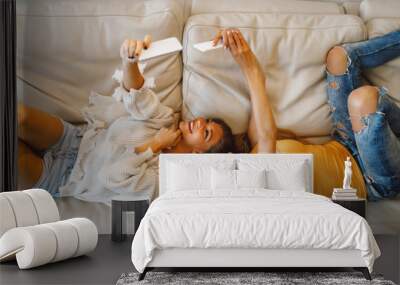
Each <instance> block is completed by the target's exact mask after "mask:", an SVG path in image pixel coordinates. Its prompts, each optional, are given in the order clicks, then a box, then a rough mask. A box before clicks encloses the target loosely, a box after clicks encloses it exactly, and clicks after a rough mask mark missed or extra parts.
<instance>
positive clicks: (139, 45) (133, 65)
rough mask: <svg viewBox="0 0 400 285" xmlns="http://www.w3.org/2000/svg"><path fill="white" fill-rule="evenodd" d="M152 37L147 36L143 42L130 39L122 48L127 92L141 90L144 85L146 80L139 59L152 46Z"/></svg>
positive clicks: (124, 81) (121, 53)
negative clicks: (144, 50)
mask: <svg viewBox="0 0 400 285" xmlns="http://www.w3.org/2000/svg"><path fill="white" fill-rule="evenodd" d="M150 42H151V37H150V36H149V35H147V36H146V37H145V38H144V40H143V41H139V40H132V39H128V40H125V41H124V43H123V44H122V46H121V50H120V55H121V58H122V66H123V70H124V77H123V86H124V88H125V89H126V90H128V91H129V90H131V89H136V90H138V89H140V88H141V87H142V86H143V84H144V78H143V75H142V74H141V72H140V70H139V67H138V62H137V61H135V60H134V59H135V58H138V57H139V55H140V53H141V52H142V50H143V49H147V48H148V47H149V46H150Z"/></svg>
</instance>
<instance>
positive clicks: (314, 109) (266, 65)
mask: <svg viewBox="0 0 400 285" xmlns="http://www.w3.org/2000/svg"><path fill="white" fill-rule="evenodd" d="M220 27H237V28H239V29H240V30H241V31H242V33H243V34H244V37H245V38H246V40H247V41H248V42H249V45H250V47H251V49H252V50H253V51H254V53H255V54H256V56H257V58H258V59H259V61H260V64H261V66H262V68H263V69H264V71H265V74H266V86H267V94H268V96H269V97H270V100H271V103H272V106H273V110H274V113H275V118H276V121H277V125H278V127H279V128H281V129H288V130H290V131H292V132H294V133H295V134H296V135H297V136H299V137H316V136H326V135H329V133H330V129H331V120H330V113H329V107H328V104H327V96H326V91H325V58H326V54H327V52H328V51H329V50H330V49H331V48H332V47H333V46H335V45H338V44H341V43H344V42H355V41H360V40H363V39H365V38H366V31H365V26H364V25H363V22H362V21H361V19H360V18H358V17H356V16H352V15H325V16H320V15H285V14H281V15H278V14H253V13H246V14H244V13H243V14H235V13H226V14H223V15H219V14H203V15H196V16H192V17H190V18H189V20H188V22H187V24H186V27H185V32H184V41H183V45H184V51H183V60H184V64H185V68H184V75H183V77H184V79H183V96H184V99H183V100H184V105H183V117H184V118H186V119H192V118H193V117H196V116H206V117H220V118H222V119H224V120H225V121H226V122H227V123H228V124H229V125H230V126H231V128H232V130H233V132H234V133H235V134H237V133H242V132H245V131H246V130H247V126H248V119H249V111H250V101H249V94H248V87H247V83H246V82H245V79H244V77H243V75H242V73H241V71H240V70H239V68H238V66H237V64H236V63H235V61H234V60H233V59H232V57H231V56H230V54H229V53H228V52H227V51H224V50H223V49H218V50H214V51H211V52H207V53H201V52H199V51H198V50H196V49H194V48H193V44H195V43H198V42H202V41H206V40H209V39H211V38H212V37H213V36H214V35H215V34H216V32H217V31H218V29H219V28H220Z"/></svg>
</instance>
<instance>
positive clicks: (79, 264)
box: [0, 235, 400, 285]
mask: <svg viewBox="0 0 400 285" xmlns="http://www.w3.org/2000/svg"><path fill="white" fill-rule="evenodd" d="M376 240H377V242H378V244H379V247H380V248H381V251H382V255H383V256H382V257H381V258H379V259H378V260H377V261H376V263H375V272H376V273H381V274H383V275H384V277H385V278H386V279H389V280H392V281H394V282H395V283H399V281H400V280H399V275H400V263H399V259H400V256H399V255H400V248H399V247H400V239H399V237H398V236H393V235H377V236H376ZM131 242H132V240H131V239H127V240H125V241H124V242H121V243H115V242H112V241H111V237H110V236H108V235H101V236H99V243H98V245H97V248H96V250H95V251H93V252H92V253H90V254H89V255H87V256H81V257H77V258H74V259H69V260H65V261H61V262H58V263H53V264H48V265H45V266H42V267H38V268H34V269H29V270H19V269H18V266H17V264H16V262H8V263H3V264H1V265H0V284H1V285H16V284H34V285H36V284H37V285H39V284H40V285H43V284H80V285H81V284H115V283H116V281H117V280H118V278H119V276H120V275H121V274H122V273H124V272H133V271H134V267H133V265H132V262H131V257H130V255H131ZM310 271H312V270H310Z"/></svg>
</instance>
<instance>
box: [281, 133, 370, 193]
mask: <svg viewBox="0 0 400 285" xmlns="http://www.w3.org/2000/svg"><path fill="white" fill-rule="evenodd" d="M276 149H277V152H279V153H312V154H313V155H314V193H315V194H320V195H324V196H327V197H331V196H332V191H333V188H341V187H342V185H343V178H344V161H345V160H346V158H347V157H348V156H349V157H350V159H351V163H352V170H353V175H352V182H351V186H352V187H353V188H356V189H357V195H358V197H360V198H366V196H367V193H366V186H365V182H364V180H363V176H362V172H361V171H360V169H359V167H358V164H357V163H356V161H355V160H354V158H353V157H352V156H351V154H350V153H349V151H348V150H347V149H346V148H345V147H344V146H343V145H341V144H340V143H338V142H336V141H330V142H328V143H326V144H322V145H312V144H303V143H301V142H299V141H296V140H279V141H277V143H276Z"/></svg>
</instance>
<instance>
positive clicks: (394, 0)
mask: <svg viewBox="0 0 400 285" xmlns="http://www.w3.org/2000/svg"><path fill="white" fill-rule="evenodd" d="M399 11H400V1H398V0H364V1H362V3H361V4H360V16H361V18H363V19H364V21H365V22H367V21H369V20H371V19H375V18H399V17H400V12H399Z"/></svg>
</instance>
